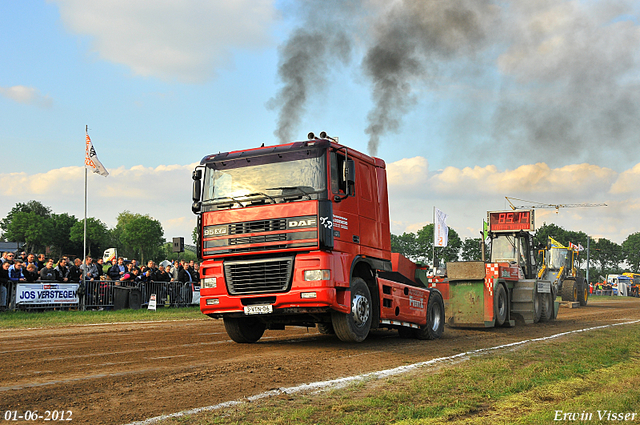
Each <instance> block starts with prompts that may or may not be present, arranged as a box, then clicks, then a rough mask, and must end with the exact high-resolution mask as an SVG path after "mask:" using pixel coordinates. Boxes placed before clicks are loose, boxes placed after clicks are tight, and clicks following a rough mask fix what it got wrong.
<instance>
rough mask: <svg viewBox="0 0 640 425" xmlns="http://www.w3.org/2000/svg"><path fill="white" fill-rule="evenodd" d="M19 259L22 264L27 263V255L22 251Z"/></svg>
mask: <svg viewBox="0 0 640 425" xmlns="http://www.w3.org/2000/svg"><path fill="white" fill-rule="evenodd" d="M20 259H21V260H22V262H23V263H24V262H25V261H27V253H26V252H24V251H22V252H21V253H20Z"/></svg>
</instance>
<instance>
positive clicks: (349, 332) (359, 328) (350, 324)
mask: <svg viewBox="0 0 640 425" xmlns="http://www.w3.org/2000/svg"><path fill="white" fill-rule="evenodd" d="M372 305H373V303H372V302H371V293H370V292H369V288H368V287H367V284H366V283H365V282H364V280H362V279H361V278H359V277H355V278H353V281H352V282H351V313H348V314H345V313H340V312H337V311H334V312H332V313H331V322H332V323H333V330H334V331H335V333H336V336H337V337H338V338H340V340H342V341H345V342H362V341H364V339H365V338H366V337H367V335H369V330H370V329H371V318H372V316H373V311H372Z"/></svg>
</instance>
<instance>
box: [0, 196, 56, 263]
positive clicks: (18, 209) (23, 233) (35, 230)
mask: <svg viewBox="0 0 640 425" xmlns="http://www.w3.org/2000/svg"><path fill="white" fill-rule="evenodd" d="M25 214H26V215H25ZM50 216H51V208H49V207H46V206H44V205H42V203H40V202H38V201H34V200H31V201H29V202H27V203H21V202H18V203H17V204H16V205H15V206H14V207H13V208H12V209H11V211H9V213H8V214H7V216H6V217H5V218H4V219H2V220H0V230H2V239H3V240H5V241H11V242H25V244H26V246H25V250H29V251H38V250H39V251H44V249H45V247H46V246H47V240H46V238H47V235H48V234H49V232H48V230H49V226H48V225H47V224H48V223H47V221H46V220H42V219H47V218H49V217H50ZM14 221H15V223H14Z"/></svg>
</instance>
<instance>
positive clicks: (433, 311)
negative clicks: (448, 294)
mask: <svg viewBox="0 0 640 425" xmlns="http://www.w3.org/2000/svg"><path fill="white" fill-rule="evenodd" d="M443 332H444V302H443V301H442V295H441V294H440V292H437V291H431V293H430V294H429V301H428V302H427V324H426V325H424V326H421V327H420V329H416V331H415V335H416V338H418V339H438V338H440V337H441V336H442V333H443Z"/></svg>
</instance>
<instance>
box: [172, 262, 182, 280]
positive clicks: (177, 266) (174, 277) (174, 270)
mask: <svg viewBox="0 0 640 425" xmlns="http://www.w3.org/2000/svg"><path fill="white" fill-rule="evenodd" d="M181 268H182V267H181V266H180V262H179V261H176V262H175V263H174V264H173V267H171V272H170V275H171V281H172V282H177V281H178V275H179V274H180V269H181Z"/></svg>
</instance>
